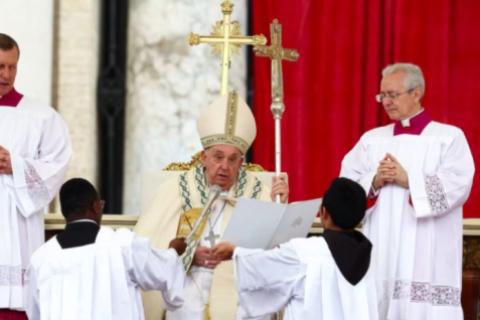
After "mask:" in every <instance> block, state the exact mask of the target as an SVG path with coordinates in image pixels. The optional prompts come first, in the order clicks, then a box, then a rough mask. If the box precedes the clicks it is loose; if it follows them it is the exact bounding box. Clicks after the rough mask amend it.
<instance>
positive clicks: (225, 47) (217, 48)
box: [188, 0, 267, 95]
mask: <svg viewBox="0 0 480 320" xmlns="http://www.w3.org/2000/svg"><path fill="white" fill-rule="evenodd" d="M221 7H222V13H223V20H221V21H217V22H216V23H215V25H214V26H213V30H212V33H211V34H210V35H209V36H201V35H198V34H195V33H190V36H189V40H188V41H189V43H190V45H197V44H200V43H208V44H210V45H211V46H213V52H214V53H215V54H217V55H219V56H220V57H221V58H222V84H221V85H222V86H221V90H220V92H221V94H222V95H226V94H227V93H228V72H229V69H230V57H231V56H232V54H233V53H237V52H238V51H239V47H240V45H253V46H257V45H265V44H266V43H267V39H266V38H265V36H264V35H263V34H260V35H253V36H242V35H240V24H239V23H238V21H230V20H231V15H232V11H233V4H232V3H230V0H225V1H223V2H222V5H221Z"/></svg>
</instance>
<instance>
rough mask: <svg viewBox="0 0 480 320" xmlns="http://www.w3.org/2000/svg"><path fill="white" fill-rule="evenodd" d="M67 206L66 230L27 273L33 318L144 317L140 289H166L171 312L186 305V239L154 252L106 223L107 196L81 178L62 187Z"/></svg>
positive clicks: (109, 319) (105, 319) (41, 251)
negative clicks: (183, 257)
mask: <svg viewBox="0 0 480 320" xmlns="http://www.w3.org/2000/svg"><path fill="white" fill-rule="evenodd" d="M60 204H61V207H62V213H63V215H64V216H65V219H66V221H67V224H66V227H65V230H63V231H62V232H60V233H59V234H58V235H56V236H55V237H53V238H52V239H50V240H49V241H48V242H46V243H45V244H44V245H42V246H41V247H40V248H39V249H38V250H37V251H35V253H34V254H33V256H32V258H31V262H30V265H29V268H28V270H27V275H26V278H27V283H26V287H27V290H26V299H25V300H26V311H27V314H28V318H29V319H30V320H64V319H68V320H81V319H85V320H87V319H88V320H96V319H98V320H141V319H144V312H143V305H142V301H141V295H140V288H142V289H145V290H160V291H161V294H162V296H163V300H164V301H165V303H166V305H167V308H168V309H170V310H172V309H175V308H178V307H180V306H181V305H182V303H183V287H184V282H185V271H184V269H183V264H182V262H181V260H180V258H179V254H181V253H183V251H184V250H185V246H186V244H185V243H184V241H183V240H181V239H174V240H172V241H171V243H170V245H169V247H170V249H155V248H152V247H151V246H150V241H149V240H148V239H146V238H142V237H136V236H135V234H134V233H133V232H132V231H130V230H127V229H119V230H117V231H114V230H112V229H111V228H108V227H100V226H99V225H100V220H101V215H102V208H103V201H102V200H100V198H99V196H98V193H97V191H96V190H95V188H94V187H93V185H91V184H90V183H89V182H88V181H86V180H84V179H81V178H74V179H70V180H69V181H67V182H66V183H65V184H64V185H63V186H62V188H61V189H60ZM177 252H178V253H177Z"/></svg>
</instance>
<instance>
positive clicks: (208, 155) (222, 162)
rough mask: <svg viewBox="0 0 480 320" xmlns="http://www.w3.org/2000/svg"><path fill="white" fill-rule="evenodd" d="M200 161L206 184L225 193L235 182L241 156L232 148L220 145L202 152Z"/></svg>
mask: <svg viewBox="0 0 480 320" xmlns="http://www.w3.org/2000/svg"><path fill="white" fill-rule="evenodd" d="M201 160H202V163H203V166H204V167H205V175H206V177H207V182H208V184H209V185H218V186H219V187H220V188H221V189H222V191H227V190H229V189H230V188H231V187H232V186H233V185H234V184H235V182H236V180H237V176H238V172H239V170H240V167H241V166H242V163H243V154H242V153H241V152H240V150H238V149H237V148H236V147H234V146H231V145H226V144H220V145H215V146H213V147H210V148H208V149H206V150H205V151H203V152H202V156H201Z"/></svg>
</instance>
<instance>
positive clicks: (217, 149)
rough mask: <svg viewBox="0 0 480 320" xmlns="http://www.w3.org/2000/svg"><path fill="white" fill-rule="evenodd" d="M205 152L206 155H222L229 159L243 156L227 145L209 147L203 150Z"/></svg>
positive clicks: (236, 149) (235, 148)
mask: <svg viewBox="0 0 480 320" xmlns="http://www.w3.org/2000/svg"><path fill="white" fill-rule="evenodd" d="M205 151H206V153H207V154H212V155H213V154H215V155H222V156H225V157H231V156H237V157H242V156H243V154H242V152H241V151H240V149H238V148H237V147H235V146H231V145H228V144H218V145H214V146H211V147H209V148H207V149H205Z"/></svg>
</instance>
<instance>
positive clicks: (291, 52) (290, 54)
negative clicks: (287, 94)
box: [253, 19, 300, 118]
mask: <svg viewBox="0 0 480 320" xmlns="http://www.w3.org/2000/svg"><path fill="white" fill-rule="evenodd" d="M270 37H271V44H270V46H264V45H262V46H256V47H255V48H253V51H255V54H256V55H257V56H259V57H268V58H270V59H271V60H272V66H271V74H272V106H271V109H272V113H273V115H274V117H275V118H281V117H282V114H283V112H284V111H285V106H284V104H283V72H282V61H283V60H287V61H297V59H298V58H299V56H300V55H299V54H298V52H297V50H295V49H285V48H283V47H282V25H281V24H280V23H279V22H278V20H277V19H274V20H273V22H272V23H271V24H270Z"/></svg>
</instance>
